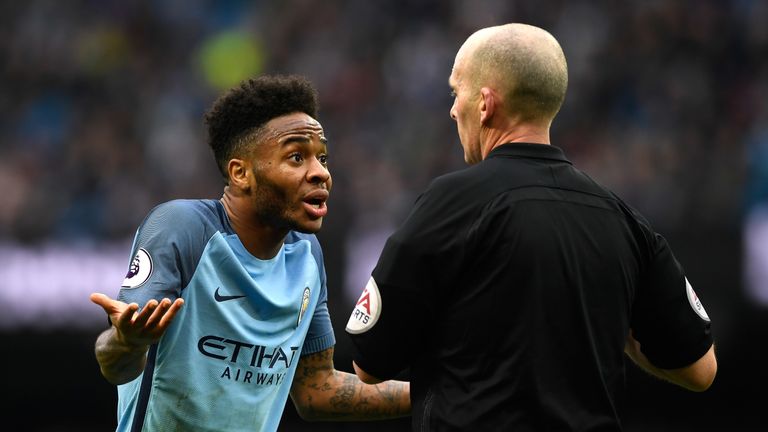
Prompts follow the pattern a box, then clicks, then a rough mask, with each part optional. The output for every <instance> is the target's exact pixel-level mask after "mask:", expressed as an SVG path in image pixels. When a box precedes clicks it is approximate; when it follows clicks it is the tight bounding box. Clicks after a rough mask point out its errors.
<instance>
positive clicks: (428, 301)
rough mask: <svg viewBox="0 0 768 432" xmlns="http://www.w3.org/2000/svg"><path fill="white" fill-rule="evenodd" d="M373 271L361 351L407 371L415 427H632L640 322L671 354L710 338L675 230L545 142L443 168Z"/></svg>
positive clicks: (665, 354) (657, 347) (373, 369)
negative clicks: (630, 360) (662, 230)
mask: <svg viewBox="0 0 768 432" xmlns="http://www.w3.org/2000/svg"><path fill="white" fill-rule="evenodd" d="M373 278H374V279H375V281H376V282H377V285H378V287H379V290H380V292H381V315H380V317H379V320H378V321H377V322H376V324H375V325H374V326H373V327H372V328H371V329H369V330H368V331H366V332H364V333H360V334H354V335H352V334H351V335H350V336H351V338H352V340H353V342H354V345H355V347H356V349H357V352H356V355H355V361H356V362H357V364H358V365H360V366H361V367H362V368H363V369H364V370H365V371H367V372H369V373H371V374H372V375H374V376H376V377H378V378H382V379H389V378H393V377H395V376H396V375H397V374H398V373H401V372H402V371H403V370H406V369H409V370H410V379H411V398H412V401H413V407H414V412H413V427H414V430H418V431H454V430H456V431H459V430H464V431H466V430H499V431H500V430H515V431H545V430H546V431H559V430H568V431H616V430H621V422H620V413H621V407H622V399H623V396H622V394H623V391H624V380H625V372H624V354H623V348H624V344H625V340H626V336H627V334H628V332H629V329H630V326H631V327H632V328H633V331H634V332H635V337H636V338H637V339H638V340H639V341H640V342H641V344H642V345H643V349H644V352H645V353H646V355H647V356H648V357H649V359H651V361H653V362H654V363H655V364H657V365H658V366H661V367H667V368H673V367H682V366H685V365H688V364H690V363H692V362H693V361H695V360H697V359H698V358H700V357H701V356H702V355H703V354H704V353H706V351H707V349H708V348H709V346H710V345H711V343H712V339H711V335H710V331H709V322H708V321H705V320H703V319H702V318H700V317H699V316H698V315H697V314H696V313H695V312H694V310H693V308H692V307H691V305H690V304H689V302H688V299H687V296H686V290H685V278H684V273H683V270H682V267H681V266H680V264H679V263H678V262H677V261H676V260H675V258H674V256H673V255H672V252H671V250H670V248H669V246H668V245H667V243H666V241H665V240H664V239H663V238H662V237H661V236H659V235H658V234H657V233H655V232H654V231H653V230H652V228H651V227H650V226H649V225H648V223H647V222H646V221H645V220H644V219H643V218H642V217H641V216H639V215H638V214H637V213H636V212H635V211H634V210H632V209H631V208H629V207H628V206H627V205H625V204H624V203H623V202H622V201H621V200H620V199H619V198H617V197H616V196H615V195H613V194H612V193H611V192H610V191H608V190H606V189H605V188H603V187H602V186H600V185H598V184H597V183H595V182H594V181H593V180H591V179H590V178H589V177H588V176H587V175H585V174H583V173H582V172H580V171H578V170H577V169H575V168H574V167H573V166H572V165H571V163H570V162H569V161H568V160H567V159H566V158H565V156H564V155H563V152H562V151H561V150H560V149H558V148H557V147H553V146H548V145H540V144H506V145H503V146H500V147H498V148H496V149H494V150H493V151H492V152H491V154H490V155H489V157H488V158H487V159H486V160H484V161H483V162H481V163H479V164H477V165H474V166H472V167H469V168H467V169H464V170H461V171H458V172H455V173H451V174H448V175H446V176H443V177H440V178H438V179H436V180H435V181H433V182H432V184H431V185H430V186H429V188H428V189H427V190H426V191H425V192H424V193H423V194H422V196H421V197H420V198H419V199H418V201H417V203H416V205H415V207H414V209H413V211H412V213H411V214H410V216H409V217H408V219H407V220H406V221H405V222H404V224H403V226H402V227H400V229H399V230H398V231H397V232H396V233H395V234H393V235H392V236H391V237H390V239H389V240H388V241H387V243H386V246H385V248H384V250H383V252H382V255H381V257H380V259H379V262H378V264H377V266H376V268H375V269H374V271H373ZM646 347H647V352H646Z"/></svg>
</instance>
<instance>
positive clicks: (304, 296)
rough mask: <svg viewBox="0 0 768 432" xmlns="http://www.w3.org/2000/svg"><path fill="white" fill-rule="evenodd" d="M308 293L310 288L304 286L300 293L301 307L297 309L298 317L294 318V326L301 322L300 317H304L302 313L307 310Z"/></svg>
mask: <svg viewBox="0 0 768 432" xmlns="http://www.w3.org/2000/svg"><path fill="white" fill-rule="evenodd" d="M309 294H310V290H309V287H306V288H304V294H302V295H301V308H300V309H299V319H298V320H296V327H298V326H299V324H301V319H302V318H304V313H305V312H306V311H307V308H308V307H309Z"/></svg>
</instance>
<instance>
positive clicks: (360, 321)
mask: <svg viewBox="0 0 768 432" xmlns="http://www.w3.org/2000/svg"><path fill="white" fill-rule="evenodd" d="M379 315H381V295H380V294H379V287H378V286H377V285H376V281H375V280H374V279H373V277H371V279H369V280H368V284H367V285H366V286H365V289H364V290H363V294H362V295H360V299H359V300H358V301H357V304H356V305H355V309H354V310H353V311H352V315H351V316H350V317H349V321H348V322H347V331H348V332H349V333H351V334H360V333H365V332H367V331H368V330H370V329H371V328H372V327H373V326H374V324H376V321H378V320H379Z"/></svg>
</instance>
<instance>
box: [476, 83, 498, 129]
mask: <svg viewBox="0 0 768 432" xmlns="http://www.w3.org/2000/svg"><path fill="white" fill-rule="evenodd" d="M478 110H479V111H480V123H481V124H486V123H488V121H489V120H490V119H491V118H492V117H493V113H494V112H495V111H496V98H495V97H494V94H493V90H491V89H490V88H488V87H483V88H481V89H480V100H479V101H478Z"/></svg>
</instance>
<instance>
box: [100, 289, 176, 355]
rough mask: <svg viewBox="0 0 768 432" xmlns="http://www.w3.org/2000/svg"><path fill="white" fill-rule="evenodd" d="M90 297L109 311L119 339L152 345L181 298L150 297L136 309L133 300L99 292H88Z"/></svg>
mask: <svg viewBox="0 0 768 432" xmlns="http://www.w3.org/2000/svg"><path fill="white" fill-rule="evenodd" d="M91 301H92V302H94V303H96V304H97V305H99V306H101V307H102V308H103V309H104V311H105V312H107V314H108V315H109V319H110V321H112V325H114V327H115V330H116V333H117V334H116V336H117V338H118V340H119V341H120V342H122V343H124V344H127V345H151V344H153V343H155V342H157V341H158V340H159V339H160V337H161V336H162V335H163V333H164V332H165V330H166V329H167V328H168V326H169V325H170V323H171V321H172V320H173V317H174V316H176V313H177V312H178V311H179V309H181V306H182V305H183V304H184V300H183V299H181V298H178V299H176V300H175V301H171V300H170V299H167V298H166V299H163V300H162V301H160V302H158V301H157V300H154V299H152V300H150V301H148V302H147V304H145V305H144V307H143V308H141V310H140V311H139V305H138V304H136V303H131V304H127V303H124V302H121V301H119V300H114V299H112V298H110V297H109V296H107V295H104V294H100V293H93V294H91Z"/></svg>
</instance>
